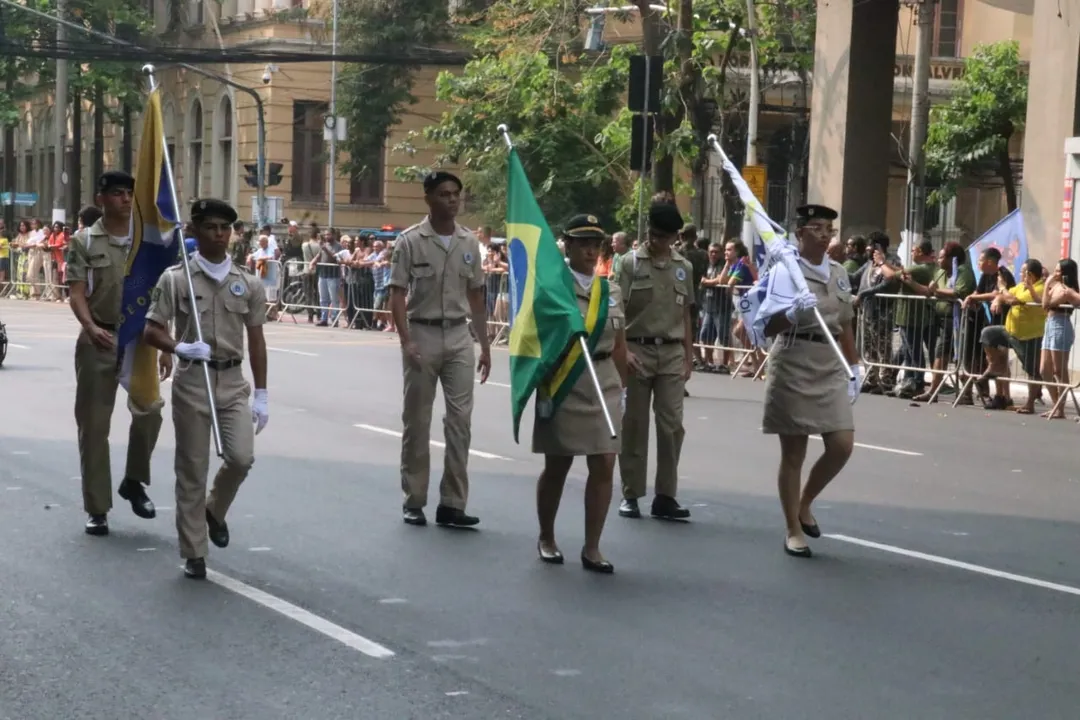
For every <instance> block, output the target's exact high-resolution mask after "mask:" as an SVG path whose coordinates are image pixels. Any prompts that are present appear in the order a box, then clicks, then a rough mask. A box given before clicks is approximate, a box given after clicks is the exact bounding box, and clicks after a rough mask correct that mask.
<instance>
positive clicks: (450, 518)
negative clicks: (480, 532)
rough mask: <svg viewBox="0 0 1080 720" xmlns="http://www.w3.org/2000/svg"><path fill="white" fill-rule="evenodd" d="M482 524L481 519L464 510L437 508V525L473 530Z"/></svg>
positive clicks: (442, 506)
mask: <svg viewBox="0 0 1080 720" xmlns="http://www.w3.org/2000/svg"><path fill="white" fill-rule="evenodd" d="M479 523H480V518H478V517H475V516H473V515H469V514H467V513H466V512H465V511H464V510H458V509H457V508H452V507H447V506H446V505H440V506H438V507H437V508H435V524H436V525H439V526H441V527H451V528H471V527H474V526H476V525H478V524H479Z"/></svg>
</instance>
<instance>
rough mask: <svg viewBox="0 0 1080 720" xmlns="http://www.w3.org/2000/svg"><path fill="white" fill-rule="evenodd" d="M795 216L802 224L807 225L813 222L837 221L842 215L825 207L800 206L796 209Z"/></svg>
mask: <svg viewBox="0 0 1080 720" xmlns="http://www.w3.org/2000/svg"><path fill="white" fill-rule="evenodd" d="M795 216H796V218H798V220H799V223H800V224H802V225H805V224H806V223H808V222H810V221H811V220H830V221H831V220H835V219H836V218H838V217H840V213H838V212H836V211H835V210H833V209H832V208H831V207H825V206H824V205H800V206H799V207H797V208H795Z"/></svg>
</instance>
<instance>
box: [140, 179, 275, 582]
mask: <svg viewBox="0 0 1080 720" xmlns="http://www.w3.org/2000/svg"><path fill="white" fill-rule="evenodd" d="M235 221H236V210H234V209H233V208H232V207H231V206H229V204H228V203H225V202H222V201H220V200H212V199H207V200H197V201H196V202H195V205H194V206H193V208H192V211H191V223H192V225H193V226H194V229H195V240H196V242H197V243H198V252H197V253H196V254H195V255H194V256H192V258H191V260H190V263H191V280H192V284H193V285H194V287H195V299H194V303H193V302H192V298H191V294H190V292H189V290H188V285H187V280H186V278H185V276H184V268H183V266H182V265H177V266H175V267H173V268H170V269H169V270H168V271H166V272H165V274H164V275H162V276H161V280H160V281H158V284H157V287H155V288H154V292H153V296H152V299H151V304H150V309H149V310H148V311H147V313H146V330H145V331H144V335H143V339H144V340H145V341H146V343H147V344H149V345H152V346H154V347H156V348H158V349H159V350H161V351H162V352H165V353H172V354H175V355H176V356H177V357H179V358H180V360H181V362H180V364H179V366H178V368H177V371H176V376H175V378H174V379H173V392H172V412H173V425H175V428H176V530H177V533H178V534H179V538H180V555H181V557H183V558H184V559H185V560H186V565H185V567H184V574H185V575H187V576H188V577H190V578H195V579H200V578H204V577H206V554H207V543H206V537H207V534H208V532H207V531H208V530H209V536H210V541H211V542H213V543H214V545H216V546H218V547H221V548H223V547H226V546H227V545H228V544H229V526H228V525H227V524H226V522H225V516H226V514H227V513H228V511H229V506H230V505H231V504H232V502H233V499H234V498H235V497H236V491H237V490H238V489H239V488H240V484H241V483H242V482H243V481H244V479H245V478H246V477H247V474H248V471H249V470H250V469H251V466H252V464H253V463H254V462H255V435H257V434H258V433H260V432H262V429H263V428H264V427H266V423H267V422H268V421H269V419H270V414H269V407H268V398H267V392H266V340H265V338H264V337H263V325H264V324H265V323H266V292H265V290H264V289H263V285H262V282H261V281H260V280H259V279H258V278H256V277H254V276H253V275H249V274H248V273H246V272H244V271H243V270H242V269H241V268H238V267H235V266H234V265H233V264H232V260H231V259H230V258H229V255H228V248H229V235H230V232H231V229H232V224H233V223H234V222H235ZM193 305H194V306H195V307H197V308H198V311H199V317H200V319H201V323H202V332H203V339H204V341H205V342H198V340H197V339H196V335H195V325H194V322H193V321H192V318H191V308H192V306H193ZM170 323H174V328H173V329H174V335H175V338H176V339H175V340H174V339H173V337H170V335H169V331H168V329H167V328H168V327H169V324H170ZM245 332H246V334H247V341H248V358H249V361H250V363H251V374H252V378H253V380H254V381H255V391H254V394H253V393H252V389H251V386H250V385H249V384H248V382H247V380H246V379H245V378H244V373H243V367H242V366H243V362H244V334H245ZM202 363H205V364H206V365H207V366H209V368H210V382H211V385H212V386H213V387H214V399H215V402H216V405H217V414H218V422H219V426H220V429H221V442H222V453H223V455H224V464H223V465H222V466H221V468H220V469H219V470H218V472H217V475H215V476H214V486H213V488H211V490H210V497H209V498H207V496H206V478H207V474H208V472H209V467H210V442H211V439H210V434H211V432H212V429H211V420H210V404H209V400H208V398H207V397H206V381H205V376H204V375H203V370H202V367H200V365H201V364H202ZM252 395H254V397H253V399H252V400H251V407H250V409H249V408H248V400H249V398H252Z"/></svg>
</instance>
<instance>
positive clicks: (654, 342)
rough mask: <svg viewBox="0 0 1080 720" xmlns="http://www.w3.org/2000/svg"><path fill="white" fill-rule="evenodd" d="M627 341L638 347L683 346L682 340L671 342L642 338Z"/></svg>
mask: <svg viewBox="0 0 1080 720" xmlns="http://www.w3.org/2000/svg"><path fill="white" fill-rule="evenodd" d="M627 340H628V341H629V342H632V343H637V344H638V345H682V340H671V339H670V338H657V337H640V338H627Z"/></svg>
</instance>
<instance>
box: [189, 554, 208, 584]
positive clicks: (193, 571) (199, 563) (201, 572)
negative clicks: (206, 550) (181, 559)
mask: <svg viewBox="0 0 1080 720" xmlns="http://www.w3.org/2000/svg"><path fill="white" fill-rule="evenodd" d="M184 575H185V576H186V577H189V578H191V579H192V580H205V579H206V558H189V559H188V561H187V562H186V563H184Z"/></svg>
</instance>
